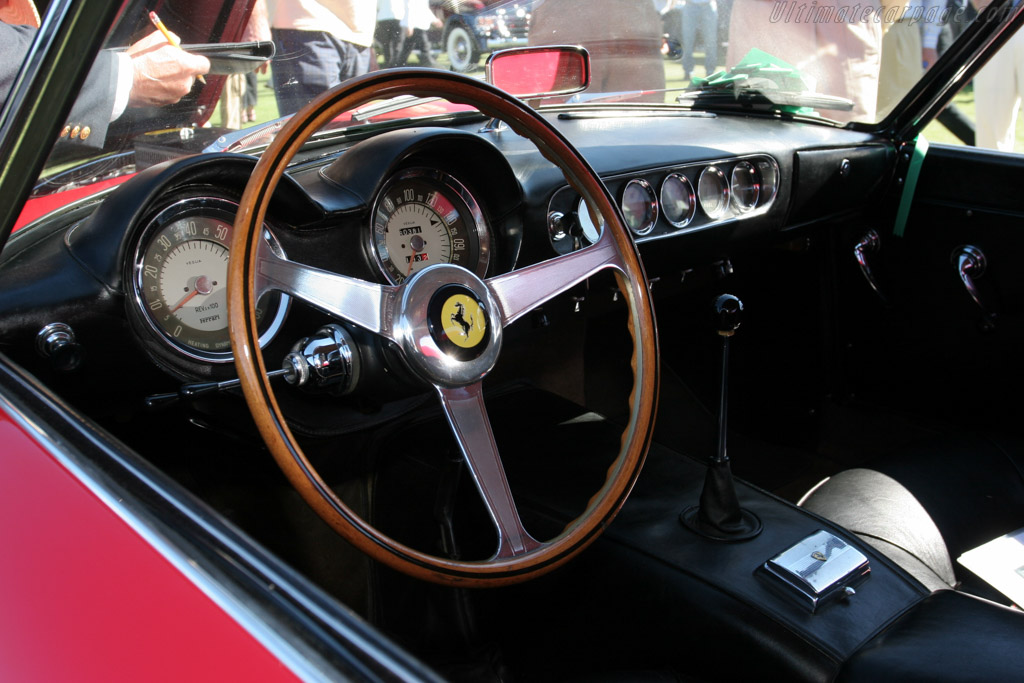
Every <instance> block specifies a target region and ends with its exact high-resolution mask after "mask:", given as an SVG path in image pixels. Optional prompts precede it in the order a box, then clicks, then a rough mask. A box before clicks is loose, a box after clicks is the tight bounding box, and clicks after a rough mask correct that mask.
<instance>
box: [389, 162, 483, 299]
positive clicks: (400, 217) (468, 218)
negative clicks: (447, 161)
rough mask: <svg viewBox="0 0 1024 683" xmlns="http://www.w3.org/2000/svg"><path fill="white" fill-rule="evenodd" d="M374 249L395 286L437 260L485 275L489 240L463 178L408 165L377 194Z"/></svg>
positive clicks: (475, 203) (476, 206)
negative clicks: (461, 179)
mask: <svg viewBox="0 0 1024 683" xmlns="http://www.w3.org/2000/svg"><path fill="white" fill-rule="evenodd" d="M370 251H371V253H372V255H373V257H374V260H375V261H376V262H377V265H378V266H379V267H380V269H381V272H382V273H383V274H384V276H385V277H386V278H387V279H388V280H389V281H390V282H392V283H394V284H398V283H400V282H402V281H403V280H405V279H406V278H408V277H410V276H411V275H413V273H416V272H417V271H420V270H422V269H424V268H426V267H428V266H431V265H433V264H435V263H452V264H455V265H458V266H462V267H464V268H466V269H467V270H470V271H472V272H473V273H475V274H476V275H478V276H480V277H483V276H484V274H485V273H486V272H487V263H488V260H489V256H490V239H489V233H488V231H487V224H486V223H485V222H484V217H483V213H482V212H481V210H480V206H479V205H478V204H477V202H476V200H475V199H474V198H473V195H472V194H470V192H469V190H467V189H466V188H465V187H464V186H463V185H462V184H461V183H460V182H458V181H457V180H456V179H455V178H453V177H452V176H450V175H448V174H447V173H444V172H441V171H435V170H430V169H410V170H407V171H404V172H402V173H400V174H399V175H397V176H396V177H394V178H392V179H391V180H390V181H389V182H388V183H386V184H385V185H384V187H383V188H382V189H381V192H380V194H379V195H378V197H377V200H376V202H375V204H374V209H373V223H372V232H371V236H370Z"/></svg>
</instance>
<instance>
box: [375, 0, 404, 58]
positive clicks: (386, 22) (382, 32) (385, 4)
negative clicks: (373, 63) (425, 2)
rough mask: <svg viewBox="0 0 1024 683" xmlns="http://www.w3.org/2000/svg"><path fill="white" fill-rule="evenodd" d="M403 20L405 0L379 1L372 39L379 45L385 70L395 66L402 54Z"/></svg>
mask: <svg viewBox="0 0 1024 683" xmlns="http://www.w3.org/2000/svg"><path fill="white" fill-rule="evenodd" d="M403 19H405V0H379V2H378V8H377V28H376V30H375V31H374V34H373V37H374V38H375V39H376V40H377V42H378V43H380V47H381V54H383V56H384V68H385V69H386V68H388V67H392V66H396V63H397V61H398V55H400V54H401V53H402V46H403V45H404V43H405V32H404V31H403V30H402V20H403Z"/></svg>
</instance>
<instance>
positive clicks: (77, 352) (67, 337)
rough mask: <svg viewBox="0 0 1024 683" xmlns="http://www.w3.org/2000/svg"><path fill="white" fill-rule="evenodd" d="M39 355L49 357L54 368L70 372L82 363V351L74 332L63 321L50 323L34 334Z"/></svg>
mask: <svg viewBox="0 0 1024 683" xmlns="http://www.w3.org/2000/svg"><path fill="white" fill-rule="evenodd" d="M36 348H37V349H38V351H39V355H41V356H42V357H43V358H49V359H50V364H51V365H53V368H54V370H57V371H59V372H71V371H72V370H75V369H76V368H78V366H79V365H81V364H82V356H83V355H84V351H83V349H82V345H81V344H79V343H78V341H77V340H76V339H75V332H74V330H72V329H71V326H70V325H67V324H65V323H50V324H49V325H47V326H46V327H44V328H43V329H41V330H39V332H38V333H37V334H36Z"/></svg>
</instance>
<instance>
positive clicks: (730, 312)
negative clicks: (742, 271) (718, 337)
mask: <svg viewBox="0 0 1024 683" xmlns="http://www.w3.org/2000/svg"><path fill="white" fill-rule="evenodd" d="M714 309H715V324H716V325H718V334H722V335H731V334H733V333H734V332H735V331H736V328H738V327H739V326H740V318H742V313H743V302H742V301H740V300H739V299H738V298H737V297H735V296H733V295H732V294H722V295H721V296H718V297H716V298H715V303H714Z"/></svg>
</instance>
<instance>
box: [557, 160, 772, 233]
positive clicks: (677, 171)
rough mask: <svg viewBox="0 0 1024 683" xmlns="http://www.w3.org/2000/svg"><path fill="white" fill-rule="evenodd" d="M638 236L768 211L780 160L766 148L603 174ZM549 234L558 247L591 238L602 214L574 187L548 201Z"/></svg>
mask: <svg viewBox="0 0 1024 683" xmlns="http://www.w3.org/2000/svg"><path fill="white" fill-rule="evenodd" d="M604 182H605V184H606V185H607V186H608V189H609V190H610V191H611V192H612V195H613V196H614V197H615V198H616V199H617V200H618V205H619V209H620V210H621V211H622V217H623V219H624V220H625V223H626V226H627V227H628V228H629V229H630V231H632V233H633V236H634V239H636V241H638V242H641V241H645V240H651V239H659V238H664V237H671V236H674V235H678V234H683V233H688V232H693V231H696V230H704V229H706V228H710V227H714V226H716V225H721V224H723V223H726V222H730V221H735V220H741V219H745V218H748V217H750V216H756V215H760V214H763V213H764V212H766V211H768V209H769V208H770V207H771V205H772V202H773V201H774V200H775V196H776V194H777V193H778V189H779V165H778V163H777V162H776V161H775V159H773V158H772V157H770V156H768V155H766V154H756V155H751V156H745V157H738V158H733V159H721V160H715V161H708V162H700V163H695V164H686V165H683V166H673V167H665V168H658V169H651V170H648V171H642V172H638V173H628V174H623V175H616V176H611V177H607V178H604ZM547 218H548V237H549V239H550V240H551V244H552V246H553V247H554V248H555V251H556V252H558V253H568V252H569V251H572V250H574V249H579V248H580V247H582V246H586V245H588V244H593V243H594V242H596V241H597V238H598V236H599V235H600V226H602V225H603V223H604V221H603V219H602V218H601V217H600V216H598V215H596V212H594V211H591V209H590V207H589V206H588V205H587V203H586V201H585V200H584V199H583V198H581V197H580V195H579V194H578V193H576V192H575V191H574V190H573V189H572V188H570V187H568V186H567V187H563V188H560V189H559V190H558V191H557V192H555V194H554V195H552V197H551V201H550V202H549V204H548V215H547Z"/></svg>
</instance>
